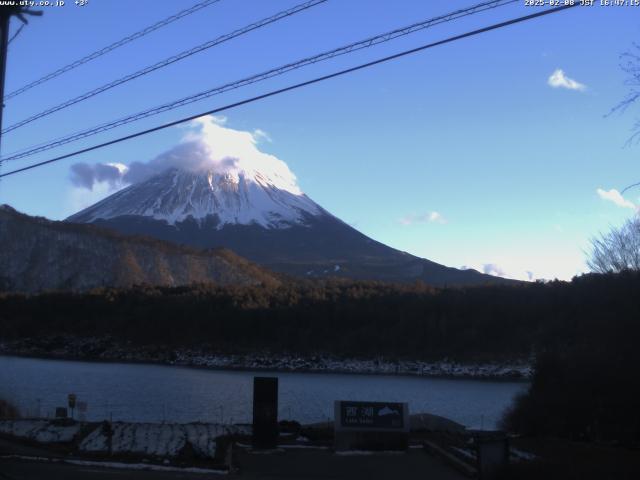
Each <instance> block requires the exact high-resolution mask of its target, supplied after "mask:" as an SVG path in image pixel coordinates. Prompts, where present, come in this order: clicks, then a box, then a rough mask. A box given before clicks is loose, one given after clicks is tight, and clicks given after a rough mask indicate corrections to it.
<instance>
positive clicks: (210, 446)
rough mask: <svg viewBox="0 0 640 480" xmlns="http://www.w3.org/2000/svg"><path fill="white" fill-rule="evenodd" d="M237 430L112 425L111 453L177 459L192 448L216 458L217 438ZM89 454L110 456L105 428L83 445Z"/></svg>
mask: <svg viewBox="0 0 640 480" xmlns="http://www.w3.org/2000/svg"><path fill="white" fill-rule="evenodd" d="M232 431H233V432H235V430H233V427H226V426H223V425H217V424H210V423H188V424H170V423H122V422H115V423H113V424H112V432H113V433H112V437H111V452H112V453H113V454H131V453H133V454H138V455H148V456H155V457H169V458H172V457H176V456H178V455H179V454H180V453H181V452H182V451H183V449H185V448H187V446H188V445H190V446H191V448H193V450H194V452H195V454H196V455H197V456H199V457H202V458H213V457H214V456H215V453H216V439H217V438H218V437H221V436H223V435H227V434H229V433H231V432H232ZM79 449H80V451H83V452H87V453H108V451H109V447H108V438H107V435H106V433H105V432H104V430H103V429H102V427H98V428H96V429H95V430H94V431H93V432H91V433H90V434H89V435H88V436H87V437H86V438H85V439H84V440H83V441H82V442H81V443H80V446H79Z"/></svg>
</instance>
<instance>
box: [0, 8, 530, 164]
mask: <svg viewBox="0 0 640 480" xmlns="http://www.w3.org/2000/svg"><path fill="white" fill-rule="evenodd" d="M517 1H519V0H493V1H486V2H483V3H480V4H477V5H474V6H472V7H469V8H465V9H462V10H456V11H454V12H451V13H447V14H445V15H440V16H437V17H433V18H430V19H428V20H424V21H422V22H418V23H414V24H412V25H409V26H406V27H402V28H397V29H395V30H391V31H389V32H386V33H383V34H380V35H376V36H373V37H369V38H366V39H364V40H360V41H358V42H354V43H351V44H348V45H345V46H342V47H338V48H335V49H333V50H329V51H326V52H323V53H320V54H317V55H314V56H311V57H306V58H303V59H301V60H298V61H295V62H292V63H288V64H286V65H282V66H279V67H276V68H273V69H271V70H268V71H266V72H262V73H259V74H257V75H252V76H250V77H247V78H244V79H242V80H237V81H234V82H231V83H227V84H225V85H222V86H218V87H214V88H211V89H208V90H205V91H203V92H200V93H197V94H195V95H190V96H187V97H184V98H181V99H179V100H175V101H172V102H169V103H165V104H163V105H160V106H157V107H153V108H150V109H147V110H144V111H142V112H138V113H135V114H132V115H128V116H126V117H123V118H120V119H118V120H114V121H111V122H108V123H104V124H101V125H98V126H96V127H92V128H90V129H87V130H82V131H80V132H76V133H73V134H70V135H67V136H65V137H61V138H58V139H55V140H52V141H49V142H45V143H44V144H39V145H35V146H32V147H27V149H23V150H21V151H18V152H14V153H12V154H10V155H8V156H7V157H6V158H4V159H2V161H11V160H18V159H20V158H25V157H29V156H32V155H35V154H37V153H40V152H43V151H46V150H50V149H52V148H56V147H59V146H61V145H66V144H68V143H71V142H75V141H77V140H81V139H83V138H87V137H90V136H93V135H97V134H99V133H103V132H106V131H108V130H112V129H114V128H116V127H120V126H122V125H126V124H129V123H132V122H135V121H138V120H142V119H144V118H147V117H151V116H153V115H157V114H160V113H164V112H167V111H170V110H174V109H176V108H179V107H182V106H185V105H189V104H191V103H195V102H198V101H201V100H204V99H206V98H209V97H212V96H214V95H220V94H222V93H225V92H228V91H230V90H235V89H237V88H241V87H244V86H247V85H251V84H254V83H257V82H261V81H264V80H268V79H270V78H273V77H276V76H280V75H283V74H285V73H287V72H290V71H292V70H296V69H299V68H302V67H305V66H308V65H312V64H315V63H319V62H322V61H325V60H329V59H331V58H335V57H337V56H341V55H345V54H348V53H352V52H355V51H357V50H361V49H364V48H369V47H372V46H374V45H378V44H380V43H384V42H388V41H391V40H393V39H395V38H398V37H401V36H405V35H409V34H411V33H414V32H417V31H419V30H423V29H426V28H429V27H433V26H435V25H439V24H441V23H445V22H450V21H453V20H456V19H458V18H462V17H466V16H469V15H474V14H477V13H480V12H483V11H486V10H489V9H493V8H497V7H502V6H505V5H508V4H510V3H515V2H517Z"/></svg>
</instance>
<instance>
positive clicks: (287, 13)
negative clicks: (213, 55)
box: [2, 0, 327, 135]
mask: <svg viewBox="0 0 640 480" xmlns="http://www.w3.org/2000/svg"><path fill="white" fill-rule="evenodd" d="M326 1H327V0H308V1H306V2H304V3H301V4H298V5H296V6H294V7H292V8H289V9H287V10H283V11H281V12H278V13H276V14H275V15H271V16H269V17H266V18H263V19H262V20H258V21H257V22H254V23H251V24H249V25H246V26H244V27H242V28H239V29H237V30H234V31H233V32H231V33H227V34H225V35H221V36H219V37H217V38H215V39H213V40H211V41H208V42H205V43H203V44H201V45H198V46H196V47H193V48H190V49H188V50H185V51H183V52H180V53H178V54H176V55H173V56H171V57H169V58H165V59H164V60H161V61H159V62H156V63H154V64H153V65H149V66H147V67H145V68H143V69H141V70H138V71H136V72H134V73H130V74H129V75H125V76H124V77H121V78H118V79H117V80H114V81H112V82H109V83H106V84H104V85H102V86H100V87H98V88H94V89H93V90H90V91H89V92H86V93H83V94H82V95H78V96H77V97H74V98H72V99H69V100H66V101H64V102H62V103H60V104H58V105H56V106H54V107H51V108H48V109H46V110H44V111H42V112H40V113H36V114H34V115H31V116H30V117H28V118H25V119H24V120H21V121H19V122H17V123H14V124H13V125H10V126H9V127H7V128H5V129H4V130H2V134H3V135H5V134H7V133H9V132H11V131H13V130H16V129H18V128H20V127H24V126H25V125H28V124H29V123H32V122H34V121H36V120H39V119H41V118H44V117H47V116H49V115H51V114H53V113H55V112H59V111H60V110H63V109H65V108H68V107H70V106H72V105H75V104H76V103H79V102H82V101H84V100H87V99H89V98H91V97H95V96H96V95H99V94H101V93H104V92H106V91H107V90H111V89H112V88H114V87H117V86H118V85H122V84H124V83H127V82H130V81H131V80H134V79H136V78H139V77H142V76H144V75H148V74H150V73H152V72H155V71H156V70H159V69H161V68H164V67H166V66H169V65H171V64H173V63H176V62H179V61H180V60H184V59H185V58H188V57H191V56H192V55H195V54H196V53H200V52H203V51H205V50H208V49H210V48H213V47H215V46H217V45H220V44H222V43H224V42H228V41H229V40H232V39H234V38H237V37H240V36H241V35H245V34H247V33H249V32H252V31H253V30H257V29H259V28H262V27H265V26H267V25H270V24H272V23H275V22H277V21H280V20H282V19H284V18H287V17H291V16H292V15H295V14H297V13H300V12H302V11H304V10H307V9H309V8H312V7H315V6H316V5H320V4H322V3H325V2H326Z"/></svg>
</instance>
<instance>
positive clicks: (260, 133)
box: [253, 128, 273, 143]
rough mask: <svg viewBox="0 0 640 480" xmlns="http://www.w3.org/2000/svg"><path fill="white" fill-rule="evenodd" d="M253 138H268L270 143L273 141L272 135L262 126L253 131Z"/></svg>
mask: <svg viewBox="0 0 640 480" xmlns="http://www.w3.org/2000/svg"><path fill="white" fill-rule="evenodd" d="M253 138H255V139H256V141H260V140H266V141H267V142H269V143H271V142H273V140H272V139H271V135H269V134H268V133H267V132H265V131H264V130H262V129H260V128H256V129H255V130H254V131H253Z"/></svg>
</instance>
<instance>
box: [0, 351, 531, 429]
mask: <svg viewBox="0 0 640 480" xmlns="http://www.w3.org/2000/svg"><path fill="white" fill-rule="evenodd" d="M256 375H258V376H265V375H268V376H277V377H279V379H280V385H279V403H280V410H279V418H280V419H284V418H293V419H295V420H298V421H299V422H301V423H312V422H319V421H326V420H327V419H328V418H332V417H333V401H334V400H370V401H398V402H408V403H409V411H410V413H418V412H428V413H433V414H436V415H442V416H444V417H447V418H450V419H452V420H455V421H457V422H459V423H462V424H463V425H466V426H467V427H472V428H481V427H483V428H486V429H491V428H495V427H496V423H497V421H498V420H499V418H500V417H501V415H502V413H503V412H504V410H505V409H506V408H508V407H509V406H510V405H511V403H512V401H513V398H514V397H515V395H517V394H518V393H520V392H522V391H524V390H525V389H526V388H527V384H526V383H521V382H517V383H516V382H492V381H486V380H448V379H431V378H419V377H402V376H387V375H384V376H383V375H345V374H327V373H280V372H278V373H265V372H250V371H221V370H206V369H198V368H189V367H174V366H163V365H148V364H127V363H97V362H81V361H67V360H43V359H32V358H21V357H10V356H0V398H5V399H7V400H9V401H11V402H12V403H14V404H16V405H18V406H19V407H20V408H21V411H22V412H23V415H30V416H36V415H41V416H47V415H48V416H51V415H52V414H53V412H54V409H55V407H56V406H66V402H67V394H69V393H71V392H73V393H75V394H77V396H78V400H79V401H85V402H87V404H88V409H87V412H86V418H87V419H88V420H102V419H105V418H112V419H113V420H114V421H115V420H123V421H139V422H161V421H168V422H169V421H171V422H195V421H202V422H219V421H221V420H222V421H223V422H250V421H251V411H252V385H253V377H254V376H256Z"/></svg>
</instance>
